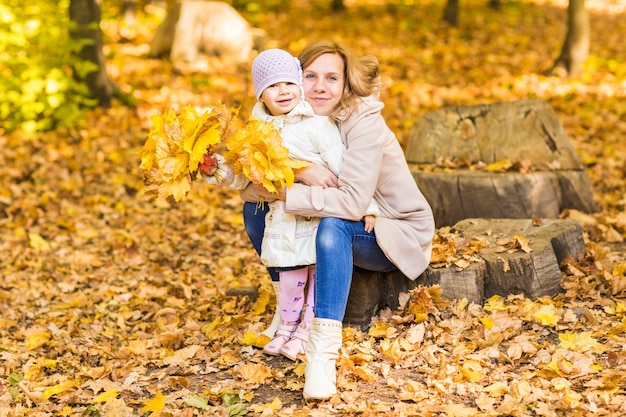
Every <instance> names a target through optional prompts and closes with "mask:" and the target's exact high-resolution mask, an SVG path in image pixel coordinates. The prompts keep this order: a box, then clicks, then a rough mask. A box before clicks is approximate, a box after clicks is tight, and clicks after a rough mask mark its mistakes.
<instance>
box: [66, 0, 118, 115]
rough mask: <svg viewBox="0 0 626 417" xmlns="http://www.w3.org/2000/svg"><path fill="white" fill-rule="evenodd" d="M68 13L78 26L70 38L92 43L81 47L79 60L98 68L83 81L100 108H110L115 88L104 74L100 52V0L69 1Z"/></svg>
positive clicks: (105, 73)
mask: <svg viewBox="0 0 626 417" xmlns="http://www.w3.org/2000/svg"><path fill="white" fill-rule="evenodd" d="M69 11H70V19H71V20H72V21H73V22H75V23H76V24H77V25H78V27H77V29H76V30H74V31H72V34H71V35H72V38H74V39H90V40H92V41H93V42H92V43H91V44H89V45H85V46H84V47H83V49H82V50H81V51H80V58H81V59H83V60H85V61H91V62H93V63H94V64H96V65H97V66H98V70H96V71H94V72H91V73H89V74H87V76H86V77H85V79H84V81H85V82H86V83H87V85H88V86H89V90H90V91H91V94H92V95H93V97H95V98H96V99H97V100H98V104H99V105H100V106H101V107H105V108H108V107H111V99H112V98H113V95H114V92H115V86H114V85H113V82H112V81H111V80H110V79H109V76H108V74H107V72H106V67H105V59H104V54H103V52H102V30H101V29H100V0H71V1H70V10H69Z"/></svg>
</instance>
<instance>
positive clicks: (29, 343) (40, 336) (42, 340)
mask: <svg viewBox="0 0 626 417" xmlns="http://www.w3.org/2000/svg"><path fill="white" fill-rule="evenodd" d="M51 338H52V335H51V334H50V333H48V332H41V333H34V334H31V335H30V336H28V337H27V338H26V342H25V343H24V347H25V348H26V350H33V349H37V348H39V347H41V346H43V345H45V344H46V343H48V342H49V341H50V339H51Z"/></svg>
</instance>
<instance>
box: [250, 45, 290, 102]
mask: <svg viewBox="0 0 626 417" xmlns="http://www.w3.org/2000/svg"><path fill="white" fill-rule="evenodd" d="M252 81H253V83H254V94H255V95H256V98H257V99H259V98H260V97H261V94H263V91H264V90H265V89H266V88H267V87H269V86H270V85H273V84H276V83H279V82H289V83H294V84H296V85H298V86H299V87H300V90H302V68H301V67H300V61H298V58H295V57H294V56H292V55H291V54H290V53H289V52H287V51H284V50H282V49H267V50H265V51H263V52H261V53H260V54H259V55H258V56H257V57H256V58H255V59H254V62H252Z"/></svg>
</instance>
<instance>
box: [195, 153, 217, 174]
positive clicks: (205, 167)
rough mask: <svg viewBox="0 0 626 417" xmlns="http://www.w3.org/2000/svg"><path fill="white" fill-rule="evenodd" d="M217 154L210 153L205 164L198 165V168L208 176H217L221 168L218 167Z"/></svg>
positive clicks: (205, 156)
mask: <svg viewBox="0 0 626 417" xmlns="http://www.w3.org/2000/svg"><path fill="white" fill-rule="evenodd" d="M218 156H219V155H217V154H216V153H213V152H209V153H208V154H205V155H204V162H202V163H201V164H200V165H198V168H199V169H200V170H201V171H202V172H204V173H205V174H207V175H213V174H215V171H217V169H218V168H219V166H218V162H219V161H218V158H217V157H218Z"/></svg>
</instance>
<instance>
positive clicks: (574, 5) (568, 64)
mask: <svg viewBox="0 0 626 417" xmlns="http://www.w3.org/2000/svg"><path fill="white" fill-rule="evenodd" d="M567 17H568V19H567V34H566V36H565V42H564V43H563V49H562V50H561V55H559V57H558V58H557V59H556V61H555V62H554V65H553V66H552V69H550V70H549V71H548V73H549V74H552V75H564V76H572V75H577V74H579V73H580V71H581V70H582V66H583V64H584V62H585V60H586V59H587V55H588V54H589V32H590V27H589V14H588V13H587V10H586V9H585V0H569V6H568V8H567Z"/></svg>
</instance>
